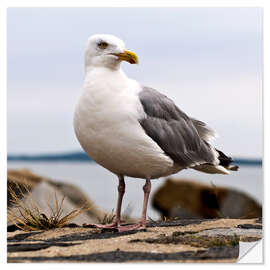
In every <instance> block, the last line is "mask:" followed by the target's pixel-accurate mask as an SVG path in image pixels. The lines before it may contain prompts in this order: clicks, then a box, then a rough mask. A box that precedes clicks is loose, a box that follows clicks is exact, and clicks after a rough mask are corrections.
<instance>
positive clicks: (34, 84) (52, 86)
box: [7, 8, 263, 158]
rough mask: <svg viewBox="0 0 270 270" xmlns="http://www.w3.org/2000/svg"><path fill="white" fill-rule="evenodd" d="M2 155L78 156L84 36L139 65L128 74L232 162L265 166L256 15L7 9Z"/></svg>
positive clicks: (239, 11)
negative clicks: (101, 39) (111, 43)
mask: <svg viewBox="0 0 270 270" xmlns="http://www.w3.org/2000/svg"><path fill="white" fill-rule="evenodd" d="M7 24H8V26H7V27H8V29H7V30H8V36H7V61H8V66H7V71H8V75H7V76H8V77H7V79H8V91H7V99H8V104H7V105H8V106H7V110H8V116H7V117H8V119H7V125H8V126H7V127H8V153H10V154H14V153H16V154H18V153H20V154H21V153H24V154H37V153H57V152H67V151H77V150H81V147H80V145H79V143H78V141H77V139H76V136H75V133H74V130H73V113H74V108H75V105H76V102H77V100H78V98H79V96H80V94H81V92H82V84H83V79H84V49H85V45H86V41H87V39H88V37H89V36H91V35H92V34H97V33H104V34H113V35H116V36H118V37H119V38H121V39H122V40H124V42H125V44H126V48H127V49H129V50H131V51H134V52H135V53H136V54H137V55H138V57H139V61H140V63H139V65H129V64H128V63H123V64H122V68H123V70H124V71H125V72H126V74H127V75H128V76H129V77H131V78H133V79H136V80H138V81H139V82H140V83H142V84H143V85H146V86H150V87H153V88H155V89H157V90H158V91H160V92H162V93H164V94H166V95H167V96H168V97H170V98H172V99H173V100H174V102H175V103H176V104H177V106H179V107H180V108H181V109H182V110H183V111H185V112H186V113H187V114H188V115H189V116H192V117H195V118H197V119H200V120H202V121H204V122H206V123H208V124H209V125H210V126H211V127H212V128H213V129H215V130H216V131H217V133H218V134H219V138H217V139H216V141H215V142H214V143H213V144H214V145H215V146H216V147H217V148H219V149H221V150H223V151H224V152H225V153H226V154H228V155H231V156H234V157H249V158H260V157H262V150H263V140H262V135H263V121H262V74H263V70H262V9H261V8H9V9H8V21H7Z"/></svg>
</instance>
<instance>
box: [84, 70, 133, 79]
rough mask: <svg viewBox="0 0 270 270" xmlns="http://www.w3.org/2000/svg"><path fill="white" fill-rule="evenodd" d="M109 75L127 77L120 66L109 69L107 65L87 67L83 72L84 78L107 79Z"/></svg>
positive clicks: (120, 77)
mask: <svg viewBox="0 0 270 270" xmlns="http://www.w3.org/2000/svg"><path fill="white" fill-rule="evenodd" d="M111 76H113V77H114V78H116V77H118V79H128V77H127V76H126V74H125V73H124V71H123V70H122V69H121V68H120V67H119V68H117V69H111V68H108V67H89V68H88V69H87V70H86V73H85V80H89V79H96V78H98V77H103V79H104V78H105V79H108V78H109V77H111Z"/></svg>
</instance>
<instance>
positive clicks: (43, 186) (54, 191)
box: [8, 169, 111, 224]
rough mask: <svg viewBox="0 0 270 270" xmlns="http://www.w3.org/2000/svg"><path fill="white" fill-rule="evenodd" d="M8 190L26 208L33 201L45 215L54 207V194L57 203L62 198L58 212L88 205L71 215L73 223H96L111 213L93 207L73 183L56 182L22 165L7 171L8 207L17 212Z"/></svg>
mask: <svg viewBox="0 0 270 270" xmlns="http://www.w3.org/2000/svg"><path fill="white" fill-rule="evenodd" d="M11 190H13V191H14V192H15V193H16V196H17V197H18V198H20V199H22V201H23V203H24V204H25V205H27V206H28V207H30V209H32V210H33V211H34V208H35V205H37V206H38V207H39V208H40V209H41V212H42V213H44V214H45V215H46V216H47V217H49V216H50V215H51V214H52V211H56V200H55V198H57V200H58V203H59V204H60V203H61V200H62V198H64V200H63V205H62V208H63V209H62V210H63V212H62V216H64V215H66V214H68V213H70V212H71V211H73V210H75V209H78V208H81V207H84V208H87V209H89V210H88V211H86V212H84V213H83V214H80V215H79V216H77V217H76V218H74V220H73V222H75V223H77V224H83V223H98V222H99V221H100V220H102V219H103V218H104V216H106V215H111V213H109V212H106V211H104V210H102V209H100V208H99V207H97V206H96V205H95V204H94V202H93V201H92V200H90V199H89V198H88V197H87V196H86V195H85V194H84V193H83V192H82V191H81V190H80V189H79V188H77V187H75V186H74V185H71V184H65V183H59V182H57V181H54V180H52V179H49V178H46V177H42V176H39V175H36V174H33V173H32V172H31V171H29V170H26V169H24V170H9V171H8V208H9V210H12V211H13V212H14V213H16V214H18V215H19V210H18V209H16V208H15V207H14V204H13V202H12V194H11ZM9 224H11V223H9Z"/></svg>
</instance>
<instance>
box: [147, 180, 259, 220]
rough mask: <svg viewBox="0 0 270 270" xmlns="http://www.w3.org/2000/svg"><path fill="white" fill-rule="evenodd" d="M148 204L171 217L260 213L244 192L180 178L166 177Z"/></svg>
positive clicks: (252, 215) (253, 215)
mask: <svg viewBox="0 0 270 270" xmlns="http://www.w3.org/2000/svg"><path fill="white" fill-rule="evenodd" d="M152 204H153V207H154V208H155V209H156V210H158V211H159V212H160V214H161V216H162V217H167V218H171V219H173V218H185V219H190V218H197V219H198V218H218V217H228V218H255V217H261V216H262V207H261V205H260V204H259V203H258V202H256V201H255V200H254V199H253V198H251V197H250V196H249V195H247V194H245V193H244V192H240V191H237V190H233V189H230V188H226V187H216V186H210V185H206V184H202V183H199V182H196V181H192V180H184V179H178V180H172V179H167V180H166V182H165V183H164V185H163V186H161V187H160V188H159V189H158V190H157V191H156V192H155V194H154V195H153V200H152Z"/></svg>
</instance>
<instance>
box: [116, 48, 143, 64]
mask: <svg viewBox="0 0 270 270" xmlns="http://www.w3.org/2000/svg"><path fill="white" fill-rule="evenodd" d="M115 55H116V56H118V58H119V59H120V60H123V61H127V62H129V63H130V64H138V63H139V60H138V56H137V55H136V53H134V52H131V51H128V50H124V52H123V53H116V54H115Z"/></svg>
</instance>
